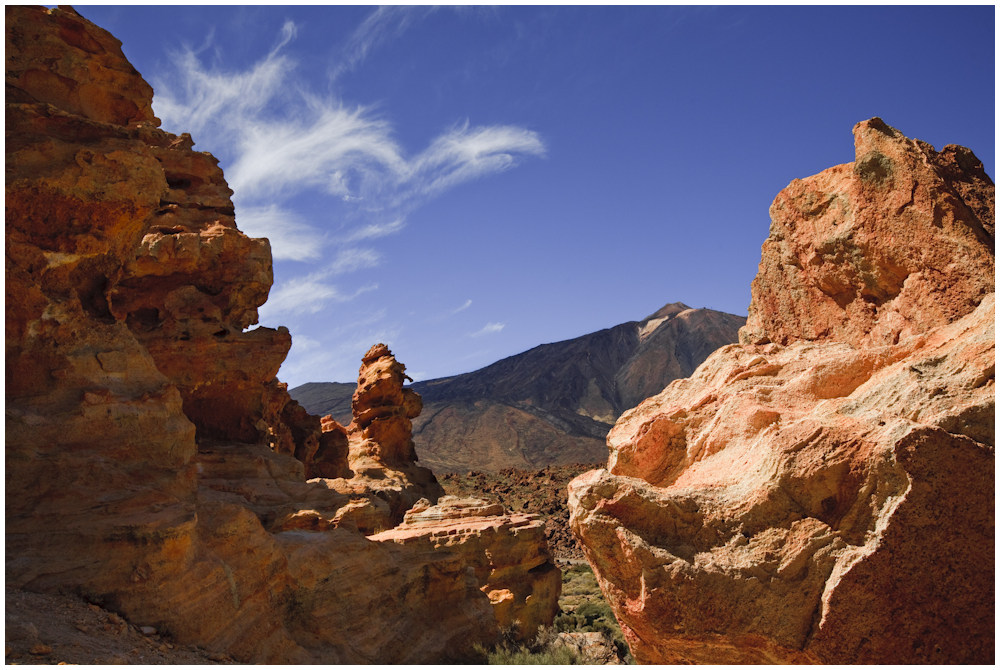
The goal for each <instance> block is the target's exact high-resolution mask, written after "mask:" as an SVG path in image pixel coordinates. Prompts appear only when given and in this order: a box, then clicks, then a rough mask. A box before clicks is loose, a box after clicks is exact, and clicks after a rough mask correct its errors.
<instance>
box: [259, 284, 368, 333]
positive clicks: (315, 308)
mask: <svg viewBox="0 0 1000 670" xmlns="http://www.w3.org/2000/svg"><path fill="white" fill-rule="evenodd" d="M326 275H327V273H326V272H322V273H314V274H311V275H307V276H305V277H296V278H294V279H290V280H288V281H286V282H283V283H282V284H280V285H279V286H278V287H277V288H274V289H272V290H271V294H270V295H269V296H268V299H267V302H266V303H264V304H263V305H262V306H261V308H260V318H261V320H262V321H263V320H267V321H268V322H276V321H277V318H276V317H277V316H278V315H294V314H316V313H318V312H320V311H322V310H323V309H324V308H325V307H326V305H327V303H330V302H349V301H351V300H354V299H355V298H357V297H358V296H359V295H361V294H363V293H368V292H369V291H374V290H375V289H377V288H378V284H368V285H367V286H362V287H361V288H359V289H357V290H355V291H353V292H352V293H344V292H343V291H341V290H340V289H338V288H337V287H336V286H334V285H333V284H329V283H326V282H325V281H323V280H324V278H325V277H326Z"/></svg>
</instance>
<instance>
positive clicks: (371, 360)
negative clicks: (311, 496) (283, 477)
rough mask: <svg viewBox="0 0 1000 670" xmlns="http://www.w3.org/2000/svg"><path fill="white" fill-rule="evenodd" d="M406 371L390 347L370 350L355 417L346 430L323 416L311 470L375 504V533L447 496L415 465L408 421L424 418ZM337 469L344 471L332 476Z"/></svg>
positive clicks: (334, 486) (335, 486)
mask: <svg viewBox="0 0 1000 670" xmlns="http://www.w3.org/2000/svg"><path fill="white" fill-rule="evenodd" d="M405 370H406V366H404V365H403V364H402V363H400V362H398V361H397V360H396V358H395V357H394V356H393V355H392V352H391V351H389V347H387V346H386V345H384V344H376V345H375V346H373V347H372V348H371V349H369V350H368V352H367V353H366V354H365V355H364V357H363V358H362V359H361V370H360V371H359V372H358V387H357V389H356V390H355V392H354V399H353V402H352V407H353V412H354V418H353V420H352V421H351V423H350V424H348V426H347V427H346V428H345V427H343V426H341V425H340V424H339V423H337V422H336V421H334V420H333V419H332V418H331V417H329V416H325V417H323V423H322V425H323V437H322V440H323V447H322V448H321V449H320V450H319V451H318V452H317V454H316V458H315V461H316V463H315V464H314V465H313V467H312V470H313V471H315V472H316V473H317V474H319V476H321V477H325V478H327V479H328V485H329V486H330V487H331V488H332V489H333V490H336V491H339V492H341V493H344V494H347V495H351V496H354V497H355V499H357V498H358V497H359V496H367V497H368V498H369V499H370V500H371V503H372V505H373V510H372V511H373V512H374V510H375V509H377V510H378V513H377V514H375V513H373V514H371V515H370V519H371V521H372V523H374V524H375V525H374V526H373V527H372V528H371V529H375V528H377V529H379V530H385V529H387V528H391V527H392V526H395V525H396V524H398V523H400V522H401V521H402V520H403V515H404V514H405V513H406V511H407V510H409V509H410V508H411V507H413V505H414V504H415V503H416V502H417V501H418V500H425V502H428V501H429V502H430V503H435V502H437V500H438V498H440V497H441V496H442V495H444V490H443V489H442V488H441V485H440V484H438V482H437V479H435V477H434V473H432V472H431V471H430V470H428V469H427V468H422V467H420V466H419V465H417V464H416V460H417V455H416V452H415V451H414V449H413V436H412V424H411V423H410V420H411V419H413V418H415V417H416V416H418V415H419V414H420V409H421V400H420V396H419V395H418V394H417V393H416V392H414V391H411V390H410V389H405V388H403V383H404V380H405V379H407V377H406V373H405ZM331 445H332V446H331ZM341 454H344V455H346V458H345V459H344V462H345V463H346V467H344V466H343V465H341V458H342V456H341ZM335 468H336V469H339V470H340V471H339V472H331V470H333V469H335ZM365 530H368V528H365Z"/></svg>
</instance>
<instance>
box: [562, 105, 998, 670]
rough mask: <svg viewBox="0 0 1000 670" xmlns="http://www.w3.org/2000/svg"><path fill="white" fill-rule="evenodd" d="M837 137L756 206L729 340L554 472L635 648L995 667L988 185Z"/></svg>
mask: <svg viewBox="0 0 1000 670" xmlns="http://www.w3.org/2000/svg"><path fill="white" fill-rule="evenodd" d="M855 134H856V138H857V142H856V145H857V147H858V153H857V158H856V161H855V163H854V164H853V165H847V166H839V167H835V168H831V169H830V170H827V171H826V172H824V173H822V174H820V175H817V176H816V177H811V178H809V179H807V180H803V181H801V182H793V183H792V185H790V186H789V187H788V189H786V190H785V191H783V192H782V193H781V194H780V195H779V196H778V198H777V199H776V200H775V204H774V205H773V206H772V217H773V220H772V226H771V236H770V237H769V238H768V241H767V242H765V244H764V251H763V257H762V261H761V271H760V274H759V275H758V278H757V279H756V280H755V282H754V288H753V304H752V305H751V308H750V314H751V317H750V321H749V323H748V325H747V327H746V328H745V329H744V331H743V338H742V339H743V342H744V343H743V344H738V345H730V346H727V347H723V348H722V349H719V350H718V351H716V352H715V353H714V354H712V355H711V356H710V357H709V358H708V359H707V360H706V361H705V363H703V364H702V365H701V366H700V367H699V368H698V369H697V370H696V371H695V373H694V374H693V375H692V376H691V377H689V378H687V379H682V380H678V381H675V382H673V383H672V384H671V385H670V386H668V387H667V388H666V389H664V390H663V392H661V393H660V394H658V395H656V396H654V397H652V398H649V399H647V400H646V401H644V402H643V403H641V404H640V405H639V406H638V407H636V408H635V409H633V410H631V411H629V412H626V413H625V414H624V415H623V416H622V417H621V418H620V419H619V421H618V423H617V424H616V425H615V427H614V428H613V429H612V431H611V432H610V434H609V435H608V446H609V450H610V456H609V461H608V466H607V469H604V470H597V471H592V472H589V473H586V474H584V475H582V476H581V477H579V478H577V479H576V480H574V481H573V482H571V484H570V508H571V525H572V527H573V530H574V532H575V533H576V535H577V537H578V538H579V539H580V541H581V542H582V544H583V546H584V553H585V554H586V556H587V558H588V560H589V561H590V563H591V564H592V566H593V567H594V571H595V574H597V576H598V579H599V581H600V583H601V587H602V589H603V591H604V593H605V595H606V596H607V598H608V600H609V602H610V603H611V606H612V608H613V609H614V611H615V614H616V616H617V618H618V620H619V622H620V623H621V625H622V629H623V632H624V634H625V636H626V638H627V640H628V642H629V644H630V646H631V649H632V653H633V655H634V656H635V658H636V659H637V660H638V661H640V662H645V663H688V662H696V663H748V662H767V663H799V662H813V663H955V662H966V663H987V662H992V659H993V654H994V648H995V645H994V572H993V565H994V478H993V473H994V436H995V420H994V415H995V377H994V375H995V373H994V361H995V345H994V324H995V320H994V295H993V290H994V287H993V237H992V235H993V233H992V231H993V227H992V218H991V217H992V212H993V197H994V196H993V186H992V183H991V182H990V181H989V179H988V177H986V176H985V174H983V173H982V170H981V167H977V166H978V161H976V160H975V158H974V157H973V156H972V154H971V152H969V151H968V150H967V149H962V148H956V147H950V148H947V149H946V150H945V151H943V152H941V153H940V154H938V153H936V152H934V151H933V149H932V148H930V147H928V146H927V145H926V144H923V143H920V142H916V141H912V140H908V139H906V138H905V137H903V136H902V135H901V134H900V133H898V131H895V130H894V129H892V128H889V127H888V126H886V125H885V124H884V123H882V122H881V121H879V120H877V119H873V120H871V121H868V122H865V123H861V124H858V126H856V128H855ZM810 203H811V204H810ZM987 217H989V218H987ZM828 240H833V242H830V244H827V243H826V241H828ZM827 252H829V253H827Z"/></svg>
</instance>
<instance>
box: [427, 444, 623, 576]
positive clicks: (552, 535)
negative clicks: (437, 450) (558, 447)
mask: <svg viewBox="0 0 1000 670" xmlns="http://www.w3.org/2000/svg"><path fill="white" fill-rule="evenodd" d="M600 467H604V464H603V463H598V464H594V463H589V464H588V463H576V464H573V465H549V466H547V467H544V468H540V469H538V470H517V469H513V468H508V469H506V470H501V471H500V472H476V471H470V472H467V473H465V474H450V473H449V474H442V475H437V479H438V481H439V482H440V483H441V486H442V487H443V488H444V490H445V493H448V494H450V495H455V496H459V497H461V498H467V497H471V498H481V499H484V500H488V501H490V502H498V503H500V504H501V505H503V506H504V507H505V508H507V509H509V510H513V511H514V512H530V513H532V514H540V515H541V516H542V518H543V519H545V537H546V539H547V540H548V542H549V548H550V549H551V550H552V554H553V556H555V558H557V559H559V560H563V561H565V560H582V559H583V551H581V550H580V546H579V545H578V544H577V542H576V538H574V537H573V534H572V532H571V531H570V529H569V507H567V499H568V496H569V494H568V493H567V491H566V486H567V484H569V482H570V480H572V479H573V478H575V477H576V476H577V475H580V474H583V473H584V472H587V471H588V470H593V469H595V468H600Z"/></svg>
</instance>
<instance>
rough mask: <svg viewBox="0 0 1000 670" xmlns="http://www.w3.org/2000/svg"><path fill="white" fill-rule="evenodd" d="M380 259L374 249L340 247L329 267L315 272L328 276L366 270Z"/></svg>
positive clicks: (375, 264)
mask: <svg viewBox="0 0 1000 670" xmlns="http://www.w3.org/2000/svg"><path fill="white" fill-rule="evenodd" d="M381 260H382V256H381V255H380V254H379V253H378V252H377V251H375V250H374V249H364V248H360V249H357V248H351V249H342V250H340V252H338V253H337V257H336V258H334V259H333V263H331V264H330V267H328V268H327V269H326V270H323V271H321V272H320V273H317V274H320V275H322V276H326V277H329V276H331V275H342V274H347V273H349V272H357V271H358V270H367V269H368V268H373V267H375V266H377V265H378V264H379V261H381Z"/></svg>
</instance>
